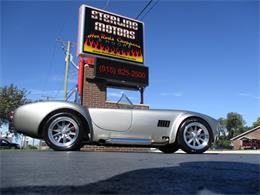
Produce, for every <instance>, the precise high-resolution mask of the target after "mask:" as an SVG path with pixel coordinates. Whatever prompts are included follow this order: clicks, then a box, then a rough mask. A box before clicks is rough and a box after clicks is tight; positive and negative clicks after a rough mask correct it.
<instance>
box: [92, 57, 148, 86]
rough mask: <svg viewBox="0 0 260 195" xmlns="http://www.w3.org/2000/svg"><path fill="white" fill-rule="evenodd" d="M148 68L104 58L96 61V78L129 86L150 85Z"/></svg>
mask: <svg viewBox="0 0 260 195" xmlns="http://www.w3.org/2000/svg"><path fill="white" fill-rule="evenodd" d="M148 77H149V75H148V67H146V66H139V65H133V64H129V63H126V62H118V61H112V60H107V59H102V58H97V59H96V65H95V78H100V79H105V80H107V81H112V82H114V83H120V84H122V83H126V84H128V85H131V84H132V85H134V86H142V87H145V86H147V85H148Z"/></svg>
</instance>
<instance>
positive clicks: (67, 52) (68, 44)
mask: <svg viewBox="0 0 260 195" xmlns="http://www.w3.org/2000/svg"><path fill="white" fill-rule="evenodd" d="M70 48H71V42H70V41H68V43H67V50H66V68H65V77H64V100H65V101H66V100H67V91H68V76H69V64H70Z"/></svg>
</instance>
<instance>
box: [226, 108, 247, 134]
mask: <svg viewBox="0 0 260 195" xmlns="http://www.w3.org/2000/svg"><path fill="white" fill-rule="evenodd" d="M244 125H245V121H244V119H243V117H242V115H241V114H238V113H236V112H229V113H227V119H226V128H227V130H228V132H229V135H228V138H229V139H230V138H232V137H234V136H236V135H238V134H240V133H243V132H244V131H245V128H244Z"/></svg>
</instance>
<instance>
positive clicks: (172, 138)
mask: <svg viewBox="0 0 260 195" xmlns="http://www.w3.org/2000/svg"><path fill="white" fill-rule="evenodd" d="M189 119H200V120H202V121H204V122H205V124H207V126H208V128H209V130H210V131H211V132H212V134H213V140H212V142H213V141H214V133H213V131H212V127H211V125H210V123H209V121H208V120H206V119H205V118H204V117H202V116H198V115H192V114H188V113H186V114H182V115H180V116H178V117H177V119H176V120H175V122H174V124H173V127H172V130H171V134H170V143H174V142H176V143H177V136H178V133H179V131H180V129H181V127H182V125H183V124H184V123H185V122H186V121H187V120H189Z"/></svg>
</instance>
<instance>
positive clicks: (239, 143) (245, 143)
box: [230, 126, 260, 150]
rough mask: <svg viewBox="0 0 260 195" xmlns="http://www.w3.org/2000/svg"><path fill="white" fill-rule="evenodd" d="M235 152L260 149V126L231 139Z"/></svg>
mask: <svg viewBox="0 0 260 195" xmlns="http://www.w3.org/2000/svg"><path fill="white" fill-rule="evenodd" d="M230 141H231V144H232V146H233V149H234V150H244V149H260V126H258V127H255V128H254V129H251V130H248V131H246V132H244V133H241V134H239V135H237V136H235V137H233V138H231V139H230Z"/></svg>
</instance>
